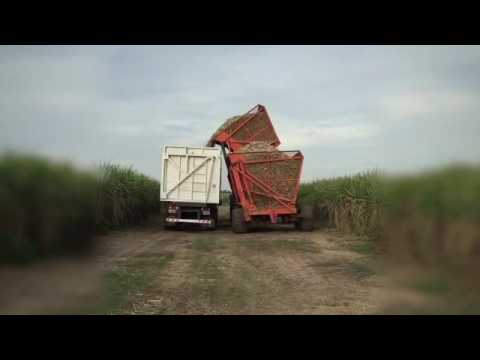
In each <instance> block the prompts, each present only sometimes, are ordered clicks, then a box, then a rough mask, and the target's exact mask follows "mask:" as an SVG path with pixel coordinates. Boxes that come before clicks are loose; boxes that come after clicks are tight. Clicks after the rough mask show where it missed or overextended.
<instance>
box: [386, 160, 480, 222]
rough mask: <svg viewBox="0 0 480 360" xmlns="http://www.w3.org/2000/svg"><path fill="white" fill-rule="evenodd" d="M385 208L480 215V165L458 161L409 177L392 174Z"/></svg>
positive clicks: (399, 212) (394, 212) (469, 216)
mask: <svg viewBox="0 0 480 360" xmlns="http://www.w3.org/2000/svg"><path fill="white" fill-rule="evenodd" d="M384 183H385V186H384V188H385V196H384V197H385V201H384V203H385V208H386V210H387V211H388V213H389V214H391V215H395V216H402V215H404V214H406V213H408V212H411V211H412V210H413V209H414V210H415V212H418V213H422V214H424V215H430V216H431V215H434V216H436V215H441V216H445V217H446V218H447V217H448V218H464V219H470V220H479V219H480V167H479V166H476V167H474V166H467V165H455V166H451V167H448V168H444V169H437V170H431V171H428V172H426V173H424V174H420V175H416V176H406V177H401V178H399V177H397V178H394V177H388V178H385V180H384Z"/></svg>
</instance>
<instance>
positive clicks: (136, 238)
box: [100, 222, 381, 314]
mask: <svg viewBox="0 0 480 360" xmlns="http://www.w3.org/2000/svg"><path fill="white" fill-rule="evenodd" d="M102 244H104V248H103V250H102V256H101V258H100V262H101V263H102V264H103V266H104V267H105V271H109V272H110V275H111V276H110V280H111V287H112V288H115V287H116V288H117V290H116V291H117V293H119V296H118V297H117V299H116V301H114V302H113V304H115V305H114V307H116V310H113V313H121V314H122V313H123V314H371V313H376V312H377V311H379V309H380V307H381V303H380V302H379V300H378V299H377V297H375V290H378V289H379V287H380V285H379V282H378V281H377V279H376V276H375V275H373V274H372V271H371V269H369V268H368V266H367V265H366V262H365V260H366V257H367V255H365V254H362V250H361V249H363V248H364V246H363V245H364V243H363V242H362V241H361V240H359V239H357V238H355V237H351V236H343V235H341V234H339V233H338V232H336V231H333V230H325V229H324V230H316V231H314V232H312V233H303V232H298V231H295V230H293V229H292V228H291V227H290V226H286V225H285V226H276V227H271V228H264V227H263V228H258V229H255V230H254V231H252V232H250V233H248V234H241V235H240V234H233V233H232V232H231V230H230V228H229V227H228V224H226V223H225V222H224V223H223V224H222V225H221V227H220V228H219V229H218V230H217V231H198V230H188V229H187V230H181V231H178V230H174V231H160V230H159V224H158V222H157V223H156V222H152V223H151V224H149V225H148V226H145V227H142V228H139V229H134V230H127V231H121V232H115V233H111V234H109V235H108V236H106V237H104V238H103V239H102ZM132 274H134V275H132ZM126 284H127V285H126ZM128 284H129V285H128ZM122 289H123V290H122Z"/></svg>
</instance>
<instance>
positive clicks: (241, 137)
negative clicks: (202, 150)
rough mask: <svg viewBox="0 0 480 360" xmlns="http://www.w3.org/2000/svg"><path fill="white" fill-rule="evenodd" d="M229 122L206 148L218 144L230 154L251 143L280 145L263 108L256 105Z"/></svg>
mask: <svg viewBox="0 0 480 360" xmlns="http://www.w3.org/2000/svg"><path fill="white" fill-rule="evenodd" d="M231 120H232V121H231V122H230V123H227V124H226V127H224V128H222V129H219V130H217V132H216V133H215V134H214V135H213V136H212V138H211V139H210V141H209V142H208V144H207V146H213V145H215V144H219V145H222V146H225V147H226V148H227V149H228V150H229V151H230V152H235V151H237V150H238V149H240V148H241V147H242V146H244V145H246V144H249V143H251V142H252V141H264V142H267V143H268V144H270V145H272V146H273V147H278V146H279V145H280V139H279V138H278V136H277V133H276V132H275V129H274V128H273V125H272V121H271V120H270V116H269V115H268V112H267V109H266V108H265V106H263V105H257V106H255V107H253V108H252V109H251V110H249V111H248V112H246V113H245V114H243V115H242V116H239V117H234V118H232V119H231Z"/></svg>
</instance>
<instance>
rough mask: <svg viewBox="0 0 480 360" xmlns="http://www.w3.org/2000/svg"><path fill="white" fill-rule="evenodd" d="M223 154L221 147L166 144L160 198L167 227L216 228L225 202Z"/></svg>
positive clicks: (163, 155)
mask: <svg viewBox="0 0 480 360" xmlns="http://www.w3.org/2000/svg"><path fill="white" fill-rule="evenodd" d="M221 156H222V154H221V150H220V148H218V147H192V146H175V145H165V146H164V147H163V153H162V170H161V176H160V183H161V185H160V202H162V205H163V206H162V208H163V224H164V228H165V229H172V228H175V227H178V226H179V225H181V224H197V225H199V226H200V227H202V228H203V229H205V230H215V229H216V227H217V223H218V206H219V205H220V202H221V198H220V189H221V176H222V166H221V165H222V158H221Z"/></svg>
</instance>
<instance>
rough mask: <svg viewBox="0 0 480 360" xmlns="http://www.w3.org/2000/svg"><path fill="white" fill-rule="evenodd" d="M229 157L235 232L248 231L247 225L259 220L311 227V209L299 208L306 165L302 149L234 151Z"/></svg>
mask: <svg viewBox="0 0 480 360" xmlns="http://www.w3.org/2000/svg"><path fill="white" fill-rule="evenodd" d="M226 160H227V169H228V172H229V174H228V178H229V181H230V186H231V188H232V198H231V205H230V217H231V220H232V228H233V231H234V232H240V233H241V232H246V231H247V229H248V224H249V223H251V222H256V221H267V222H270V223H272V224H275V223H278V222H280V223H294V224H295V227H296V228H297V229H300V230H307V231H310V230H311V229H312V226H313V223H312V219H311V217H312V214H311V211H310V210H309V209H307V208H303V209H300V208H299V206H298V201H297V200H298V192H299V188H300V176H301V172H302V166H303V155H302V153H301V152H300V151H273V152H248V153H242V152H231V153H229V154H228V155H227V157H226Z"/></svg>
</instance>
